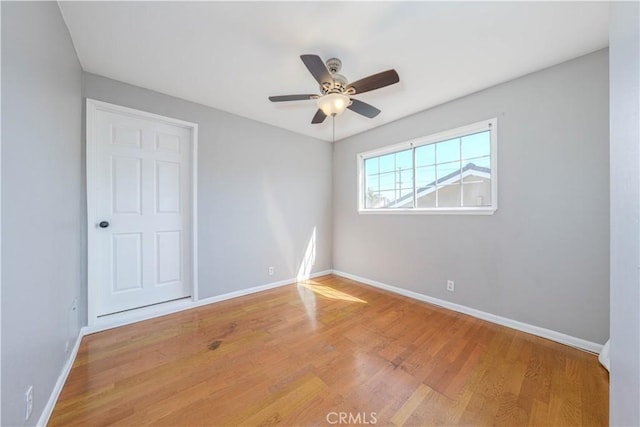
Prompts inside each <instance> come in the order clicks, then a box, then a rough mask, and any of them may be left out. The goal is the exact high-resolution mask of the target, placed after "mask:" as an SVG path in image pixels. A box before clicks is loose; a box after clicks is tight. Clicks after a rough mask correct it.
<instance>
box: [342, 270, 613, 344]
mask: <svg viewBox="0 0 640 427" xmlns="http://www.w3.org/2000/svg"><path fill="white" fill-rule="evenodd" d="M333 274H335V275H336V276H341V277H344V278H347V279H351V280H355V281H356V282H361V283H364V284H366V285H370V286H373V287H376V288H380V289H384V290H387V291H390V292H393V293H395V294H399V295H403V296H405V297H409V298H413V299H416V300H418V301H423V302H427V303H430V304H435V305H438V306H440V307H444V308H447V309H449V310H453V311H457V312H459V313H464V314H468V315H469V316H473V317H477V318H478V319H482V320H486V321H488V322H491V323H496V324H498V325H502V326H506V327H508V328H511V329H516V330H518V331H522V332H526V333H528V334H531V335H537V336H539V337H542V338H546V339H549V340H552V341H556V342H559V343H560V344H565V345H568V346H571V347H575V348H578V349H580V350H586V351H589V352H591V353H595V354H600V352H601V351H602V344H597V343H594V342H591V341H587V340H584V339H582V338H576V337H572V336H571V335H567V334H563V333H562V332H557V331H552V330H551V329H546V328H541V327H540V326H534V325H530V324H528V323H524V322H519V321H517V320H513V319H508V318H506V317H502V316H497V315H495V314H491V313H487V312H484V311H481V310H476V309H475V308H471V307H467V306H464V305H460V304H456V303H453V302H449V301H445V300H441V299H438V298H433V297H430V296H428V295H424V294H420V293H418V292H413V291H409V290H407V289H402V288H398V287H396V286H391V285H387V284H386V283H382V282H378V281H375V280H371V279H367V278H365V277H360V276H356V275H355V274H350V273H345V272H343V271H338V270H333Z"/></svg>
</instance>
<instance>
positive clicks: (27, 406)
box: [24, 385, 33, 421]
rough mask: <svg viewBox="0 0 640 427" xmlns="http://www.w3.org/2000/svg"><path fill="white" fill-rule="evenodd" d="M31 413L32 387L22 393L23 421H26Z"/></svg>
mask: <svg viewBox="0 0 640 427" xmlns="http://www.w3.org/2000/svg"><path fill="white" fill-rule="evenodd" d="M32 412H33V386H32V385H30V386H29V388H28V389H27V391H25V392H24V420H25V421H27V420H28V419H29V417H31V413H32Z"/></svg>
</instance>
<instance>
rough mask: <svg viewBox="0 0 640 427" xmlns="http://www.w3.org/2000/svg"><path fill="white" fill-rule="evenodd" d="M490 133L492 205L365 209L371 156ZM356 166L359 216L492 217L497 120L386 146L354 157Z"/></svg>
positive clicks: (495, 194)
mask: <svg viewBox="0 0 640 427" xmlns="http://www.w3.org/2000/svg"><path fill="white" fill-rule="evenodd" d="M487 130H489V131H491V134H490V135H491V136H490V138H491V157H490V158H491V206H464V207H433V208H415V207H414V208H365V194H366V191H364V186H365V176H364V162H365V160H367V159H370V158H372V157H378V156H382V155H385V154H390V153H395V152H399V151H403V150H407V149H414V148H417V147H420V146H423V145H429V144H434V143H437V142H442V141H446V140H448V139H453V138H456V137H461V136H465V135H470V134H474V133H478V132H484V131H487ZM356 157H357V164H358V191H357V194H358V213H360V214H377V215H380V214H382V215H387V214H391V215H394V214H395V215H397V214H436V215H442V214H454V215H460V214H462V215H493V214H494V213H495V212H496V211H497V210H498V119H497V118H496V117H494V118H492V119H488V120H483V121H480V122H477V123H473V124H470V125H466V126H461V127H458V128H455V129H450V130H447V131H444V132H439V133H436V134H433V135H428V136H424V137H420V138H416V139H412V140H409V141H405V142H401V143H398V144H393V145H388V146H385V147H382V148H378V149H375V150H371V151H366V152H362V153H358V154H357V156H356ZM414 192H415V158H414Z"/></svg>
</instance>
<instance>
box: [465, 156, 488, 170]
mask: <svg viewBox="0 0 640 427" xmlns="http://www.w3.org/2000/svg"><path fill="white" fill-rule="evenodd" d="M465 163H467V164H469V163H473V164H474V165H476V166H478V167H481V168H487V169H491V157H489V156H487V157H479V158H477V159H471V160H466V161H465Z"/></svg>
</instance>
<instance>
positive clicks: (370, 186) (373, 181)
mask: <svg viewBox="0 0 640 427" xmlns="http://www.w3.org/2000/svg"><path fill="white" fill-rule="evenodd" d="M379 185H380V177H379V176H378V175H367V177H366V182H365V188H366V189H367V190H371V191H378V190H379Z"/></svg>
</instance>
